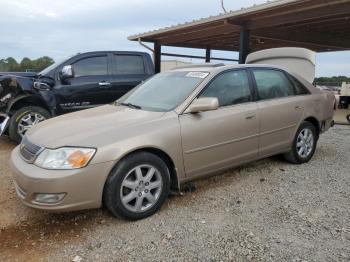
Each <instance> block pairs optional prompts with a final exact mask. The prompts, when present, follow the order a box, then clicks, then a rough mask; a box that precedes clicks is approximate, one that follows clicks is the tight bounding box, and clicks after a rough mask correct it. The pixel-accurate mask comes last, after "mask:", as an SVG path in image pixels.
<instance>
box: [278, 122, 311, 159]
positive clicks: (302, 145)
mask: <svg viewBox="0 0 350 262" xmlns="http://www.w3.org/2000/svg"><path fill="white" fill-rule="evenodd" d="M316 145H317V133H316V128H315V126H314V125H313V124H312V123H310V122H307V121H304V122H302V123H301V125H300V127H299V128H298V130H297V132H296V134H295V138H294V141H293V145H292V149H291V151H289V152H288V153H286V154H284V158H285V159H286V160H287V161H289V162H291V163H294V164H302V163H306V162H308V161H310V159H311V158H312V156H313V155H314V153H315V150H316Z"/></svg>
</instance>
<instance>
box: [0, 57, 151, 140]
mask: <svg viewBox="0 0 350 262" xmlns="http://www.w3.org/2000/svg"><path fill="white" fill-rule="evenodd" d="M153 74H154V66H153V62H152V59H151V57H150V55H149V54H147V53H143V52H119V51H98V52H89V53H82V54H78V55H75V56H73V57H70V58H68V59H66V60H64V61H61V62H57V63H55V64H53V65H51V66H49V67H47V68H46V69H44V70H43V71H41V72H40V73H37V74H36V73H8V72H6V73H0V135H2V134H3V133H8V134H9V136H10V138H11V139H12V140H14V141H17V142H20V141H21V139H22V136H23V135H24V134H25V132H26V131H27V130H28V129H29V128H30V127H32V126H33V125H35V124H37V123H39V122H41V121H43V120H45V119H47V118H50V117H53V116H56V115H61V114H65V113H69V112H73V111H76V110H81V109H86V108H91V107H95V106H98V105H103V104H108V103H111V102H113V101H115V100H117V99H118V98H119V97H121V96H122V95H124V94H125V93H126V92H128V91H129V90H131V89H132V88H133V87H135V86H136V85H138V84H139V83H140V82H142V81H143V80H145V79H147V78H148V77H150V76H152V75H153Z"/></svg>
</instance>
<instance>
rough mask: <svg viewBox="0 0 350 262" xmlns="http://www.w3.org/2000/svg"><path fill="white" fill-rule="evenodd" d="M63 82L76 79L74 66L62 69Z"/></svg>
mask: <svg viewBox="0 0 350 262" xmlns="http://www.w3.org/2000/svg"><path fill="white" fill-rule="evenodd" d="M60 77H61V80H63V81H64V80H66V79H68V78H72V77H74V71H73V66H72V65H66V66H64V67H63V68H62V71H61V75H60Z"/></svg>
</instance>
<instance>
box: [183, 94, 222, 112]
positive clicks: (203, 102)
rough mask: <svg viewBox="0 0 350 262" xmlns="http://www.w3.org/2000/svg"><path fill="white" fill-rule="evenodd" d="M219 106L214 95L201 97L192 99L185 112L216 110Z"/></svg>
mask: <svg viewBox="0 0 350 262" xmlns="http://www.w3.org/2000/svg"><path fill="white" fill-rule="evenodd" d="M218 108H219V100H218V99H217V98H216V97H202V98H198V99H196V100H194V101H193V102H192V104H191V105H190V106H189V108H188V109H187V112H190V113H198V112H204V111H211V110H216V109H218Z"/></svg>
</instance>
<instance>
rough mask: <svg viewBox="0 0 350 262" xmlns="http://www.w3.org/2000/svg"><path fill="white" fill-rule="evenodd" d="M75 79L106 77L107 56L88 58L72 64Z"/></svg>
mask: <svg viewBox="0 0 350 262" xmlns="http://www.w3.org/2000/svg"><path fill="white" fill-rule="evenodd" d="M73 68H74V75H75V77H79V76H97V75H107V56H95V57H88V58H84V59H81V60H79V61H78V62H76V63H74V64H73Z"/></svg>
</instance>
